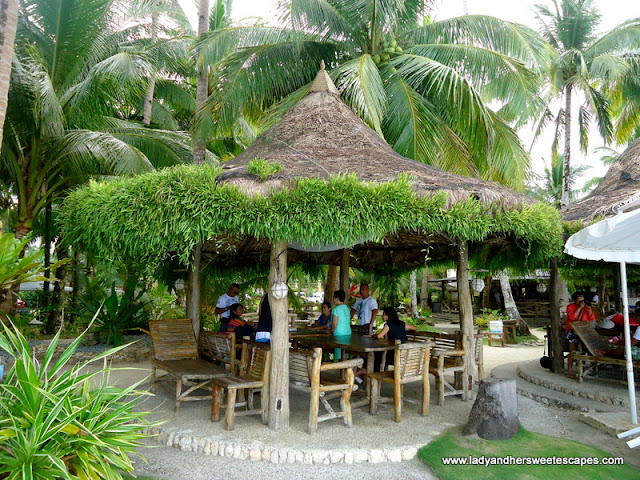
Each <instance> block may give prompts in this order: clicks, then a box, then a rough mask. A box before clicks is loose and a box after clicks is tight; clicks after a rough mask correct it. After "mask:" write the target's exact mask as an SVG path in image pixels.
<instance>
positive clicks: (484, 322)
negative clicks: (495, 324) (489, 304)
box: [474, 308, 509, 329]
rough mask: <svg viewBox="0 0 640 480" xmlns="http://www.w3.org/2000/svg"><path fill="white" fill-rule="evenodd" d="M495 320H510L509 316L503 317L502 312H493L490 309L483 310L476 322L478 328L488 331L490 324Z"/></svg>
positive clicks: (475, 319) (475, 318)
mask: <svg viewBox="0 0 640 480" xmlns="http://www.w3.org/2000/svg"><path fill="white" fill-rule="evenodd" d="M494 320H502V321H505V320H509V316H508V315H502V314H501V313H500V310H491V309H489V308H483V309H482V314H481V315H478V316H476V317H474V322H475V324H476V325H477V326H478V328H481V329H483V328H484V329H486V328H489V322H492V321H494Z"/></svg>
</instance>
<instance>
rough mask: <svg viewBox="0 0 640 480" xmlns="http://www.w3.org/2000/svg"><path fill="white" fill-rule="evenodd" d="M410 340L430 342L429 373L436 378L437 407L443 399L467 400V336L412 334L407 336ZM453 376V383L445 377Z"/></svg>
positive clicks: (430, 333) (429, 333) (442, 402)
mask: <svg viewBox="0 0 640 480" xmlns="http://www.w3.org/2000/svg"><path fill="white" fill-rule="evenodd" d="M408 337H409V339H410V340H420V338H423V339H425V338H428V339H430V340H431V342H432V348H431V361H430V362H429V373H430V374H431V375H433V376H434V377H435V378H436V388H437V391H438V405H443V404H444V397H448V396H451V395H462V399H463V400H467V395H468V391H467V388H466V386H465V385H466V384H467V382H466V381H464V379H465V378H467V359H466V358H465V355H466V350H465V348H464V346H465V345H466V341H467V336H466V335H465V334H462V333H460V332H456V333H454V334H448V333H435V332H413V333H412V334H411V335H408ZM474 360H475V359H474ZM450 374H453V376H454V379H453V382H451V381H448V380H447V379H446V377H445V375H450Z"/></svg>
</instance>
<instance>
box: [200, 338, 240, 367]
mask: <svg viewBox="0 0 640 480" xmlns="http://www.w3.org/2000/svg"><path fill="white" fill-rule="evenodd" d="M236 347H237V346H236V334H235V333H233V332H230V333H214V332H210V331H208V330H200V338H199V340H198V353H199V354H200V356H201V357H202V358H204V359H206V360H209V361H211V362H219V363H222V364H224V365H225V366H226V367H227V369H228V370H229V372H230V373H238V372H237V365H236V352H237V348H236Z"/></svg>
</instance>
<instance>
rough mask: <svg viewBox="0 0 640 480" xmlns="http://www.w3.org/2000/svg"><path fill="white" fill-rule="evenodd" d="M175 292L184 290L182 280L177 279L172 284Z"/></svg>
mask: <svg viewBox="0 0 640 480" xmlns="http://www.w3.org/2000/svg"><path fill="white" fill-rule="evenodd" d="M174 286H175V289H176V290H184V280H183V279H181V278H179V279H178V280H176V283H175V284H174Z"/></svg>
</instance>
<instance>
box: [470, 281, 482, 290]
mask: <svg viewBox="0 0 640 480" xmlns="http://www.w3.org/2000/svg"><path fill="white" fill-rule="evenodd" d="M471 288H473V291H474V292H481V291H482V290H484V280H483V279H481V278H474V279H473V280H471Z"/></svg>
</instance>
